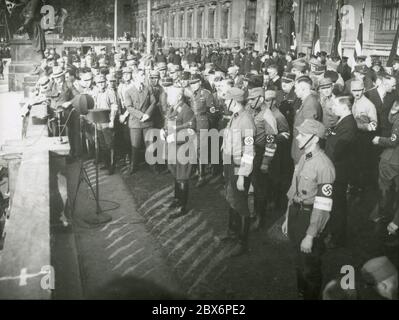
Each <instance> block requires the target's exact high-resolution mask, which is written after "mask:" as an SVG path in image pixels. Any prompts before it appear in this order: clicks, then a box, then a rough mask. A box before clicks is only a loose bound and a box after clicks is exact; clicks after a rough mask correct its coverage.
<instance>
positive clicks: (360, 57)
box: [356, 55, 367, 61]
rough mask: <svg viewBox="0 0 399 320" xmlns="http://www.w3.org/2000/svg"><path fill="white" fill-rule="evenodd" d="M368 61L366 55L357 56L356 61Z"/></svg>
mask: <svg viewBox="0 0 399 320" xmlns="http://www.w3.org/2000/svg"><path fill="white" fill-rule="evenodd" d="M366 59H367V56H365V55H360V56H357V58H356V60H358V61H366Z"/></svg>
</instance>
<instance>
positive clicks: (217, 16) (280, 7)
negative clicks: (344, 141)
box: [132, 0, 399, 57]
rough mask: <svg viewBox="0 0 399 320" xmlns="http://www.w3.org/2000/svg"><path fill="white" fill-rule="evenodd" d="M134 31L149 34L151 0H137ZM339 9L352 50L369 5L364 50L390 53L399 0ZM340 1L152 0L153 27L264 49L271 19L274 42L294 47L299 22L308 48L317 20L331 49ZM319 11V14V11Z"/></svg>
mask: <svg viewBox="0 0 399 320" xmlns="http://www.w3.org/2000/svg"><path fill="white" fill-rule="evenodd" d="M132 2H133V3H134V4H132V6H134V8H135V9H136V10H135V11H134V12H133V13H132V14H133V31H132V33H133V35H136V36H137V37H139V36H140V35H141V34H142V33H144V34H146V29H147V0H133V1H132ZM342 4H343V7H342V8H341V14H340V16H341V24H342V45H343V51H344V54H345V55H348V56H349V55H352V54H353V50H354V47H355V42H356V38H357V32H358V27H359V22H360V17H361V14H362V11H363V10H362V9H363V5H364V6H365V17H364V25H363V28H364V32H363V42H364V46H363V47H364V53H365V54H373V55H379V56H382V57H385V56H388V55H389V51H390V49H391V45H392V41H393V39H394V37H395V32H396V30H397V27H398V24H399V0H379V1H375V0H344V1H342ZM336 8H337V2H336V1H332V0H295V1H293V0H213V1H212V0H152V14H151V28H152V32H153V33H158V34H160V35H161V36H163V37H164V39H165V41H166V42H165V43H167V44H169V43H170V44H172V45H174V46H184V45H185V44H186V43H187V42H189V43H193V44H195V43H197V42H199V43H211V42H219V43H220V44H221V45H222V46H235V45H240V46H243V45H244V44H245V43H248V42H252V43H254V44H255V47H256V48H257V49H259V50H263V48H264V43H265V38H266V32H267V28H268V24H269V22H270V23H271V29H272V34H273V42H274V43H276V46H277V47H279V48H281V49H283V50H285V51H286V50H288V49H289V48H290V29H289V23H290V20H291V19H293V20H294V21H295V30H296V39H297V44H298V50H299V51H303V52H310V50H311V42H312V36H313V30H314V25H315V21H316V20H317V22H318V23H319V27H320V40H321V48H322V50H324V51H327V52H330V51H331V46H332V40H333V36H334V31H335V12H336V11H335V10H336ZM318 12H319V13H318Z"/></svg>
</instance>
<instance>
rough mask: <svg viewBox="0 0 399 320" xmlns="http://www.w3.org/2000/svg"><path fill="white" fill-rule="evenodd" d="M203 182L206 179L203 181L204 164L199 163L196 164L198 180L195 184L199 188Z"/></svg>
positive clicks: (204, 182)
mask: <svg viewBox="0 0 399 320" xmlns="http://www.w3.org/2000/svg"><path fill="white" fill-rule="evenodd" d="M205 184H206V181H205V165H204V164H200V165H199V166H198V182H197V183H196V185H195V186H196V187H197V188H201V187H202V186H204V185H205Z"/></svg>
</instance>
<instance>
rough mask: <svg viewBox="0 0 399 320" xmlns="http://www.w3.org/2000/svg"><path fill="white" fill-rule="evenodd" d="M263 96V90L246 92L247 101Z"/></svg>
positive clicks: (254, 89)
mask: <svg viewBox="0 0 399 320" xmlns="http://www.w3.org/2000/svg"><path fill="white" fill-rule="evenodd" d="M264 96H265V90H264V89H263V88H253V89H249V90H248V99H257V98H259V97H264Z"/></svg>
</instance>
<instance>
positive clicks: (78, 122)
mask: <svg viewBox="0 0 399 320" xmlns="http://www.w3.org/2000/svg"><path fill="white" fill-rule="evenodd" d="M45 56H46V57H45V59H43V61H42V64H41V65H40V66H39V67H38V68H37V69H36V71H35V73H36V74H38V75H39V76H40V78H39V80H38V82H37V92H36V95H35V97H34V98H33V101H30V102H29V103H28V104H27V109H26V110H25V111H24V115H26V114H28V113H29V110H31V108H32V106H33V105H35V104H37V103H39V104H40V103H43V101H45V103H47V106H48V114H49V117H48V121H49V130H50V134H53V135H58V134H59V132H58V131H57V130H58V129H57V128H58V127H57V121H54V120H53V119H56V118H57V115H58V114H59V112H58V110H59V108H60V107H62V109H61V111H62V117H63V120H62V121H63V123H64V124H66V126H67V128H68V130H67V131H68V135H69V138H70V144H71V159H72V160H73V159H75V158H81V157H83V156H88V157H90V156H93V144H94V140H93V126H92V124H91V123H90V121H89V120H88V118H87V117H86V116H85V115H84V114H83V113H82V110H81V109H82V106H81V104H82V101H83V100H84V99H83V98H82V95H88V96H90V97H92V100H93V102H92V103H91V104H90V103H87V101H89V100H87V99H86V100H85V101H86V104H88V109H101V110H104V109H106V110H109V113H108V116H109V119H108V120H109V121H107V123H103V124H101V126H100V129H99V141H100V153H101V158H100V160H101V161H102V162H103V163H104V169H107V170H108V172H109V174H112V173H113V172H114V169H115V165H116V163H117V160H120V161H122V162H124V163H125V164H128V165H129V168H130V170H129V173H130V174H132V175H133V174H136V173H137V172H138V171H139V170H140V162H141V161H142V152H141V151H142V150H143V148H145V149H147V148H148V147H149V145H150V144H151V143H152V142H153V140H152V139H153V138H151V139H146V137H148V132H150V131H151V130H158V132H159V136H160V139H161V140H162V141H164V142H165V143H166V144H170V143H175V144H177V147H176V148H175V149H174V152H175V153H176V154H179V151H182V150H183V149H182V148H184V143H185V142H187V139H186V140H183V141H179V139H177V136H178V134H177V133H180V131H185V133H187V136H188V140H190V139H192V140H193V141H194V140H195V146H196V148H197V149H198V150H199V151H200V150H202V147H203V146H205V147H206V145H207V143H208V137H205V138H204V136H203V135H201V134H200V133H201V132H202V131H204V130H207V131H208V130H211V129H216V130H219V131H220V130H223V129H224V133H223V137H221V138H220V142H219V148H218V150H217V152H218V153H219V154H220V155H223V157H220V159H221V158H222V159H223V161H222V160H220V161H219V162H217V163H214V162H212V163H211V164H209V163H208V161H207V160H208V154H207V155H206V156H204V155H203V153H201V152H197V153H196V155H195V156H194V158H195V157H197V159H194V160H197V161H196V165H193V164H192V162H189V163H184V162H183V161H180V160H179V159H177V162H176V163H169V164H168V169H169V171H170V172H171V173H172V175H173V177H174V185H175V196H174V199H173V202H172V203H170V207H171V208H174V210H173V213H172V214H171V216H170V218H171V219H174V218H178V217H181V216H183V215H185V214H187V211H188V210H187V200H188V197H189V182H190V180H192V179H196V180H195V181H196V184H195V186H196V187H198V188H201V187H204V186H206V184H207V178H206V177H207V176H210V175H213V176H220V177H223V179H224V182H225V187H226V200H227V202H228V204H229V212H228V215H229V223H228V232H227V234H226V236H225V237H223V238H222V239H221V241H232V242H234V243H235V245H236V246H235V250H233V252H232V255H233V256H237V255H242V254H245V253H246V252H247V250H248V237H249V233H250V230H253V229H255V228H259V227H261V226H262V223H263V222H264V221H265V217H266V215H267V213H268V212H270V210H274V209H279V210H281V211H282V212H286V220H285V222H284V224H283V226H282V231H283V233H284V234H286V235H287V236H288V237H289V239H290V241H291V243H292V245H293V247H294V249H295V252H296V257H297V259H296V270H297V280H298V292H299V294H301V295H302V296H303V297H304V298H305V299H316V298H318V297H319V294H320V292H321V283H322V282H321V278H322V277H321V276H322V272H321V257H322V254H323V252H324V250H325V246H327V247H328V248H330V249H332V248H337V247H343V246H345V245H346V240H347V234H346V230H347V217H348V204H347V198H348V195H349V196H350V197H351V199H352V200H353V201H356V199H359V198H361V197H363V199H368V200H369V202H370V208H369V212H370V219H371V220H372V221H373V222H374V223H375V226H376V235H377V234H378V235H379V236H380V238H381V237H382V239H383V241H384V242H385V243H386V244H387V245H390V246H397V245H398V244H397V242H398V226H399V95H398V93H399V91H398V90H397V88H396V82H397V80H398V78H399V57H396V58H395V60H394V63H393V67H392V68H387V67H384V66H383V64H382V62H381V60H379V59H378V58H377V57H371V58H372V62H371V65H370V63H366V61H367V60H368V57H366V56H358V57H357V58H356V64H355V65H353V66H349V65H348V58H347V57H342V58H341V57H334V56H329V55H327V53H326V52H319V53H318V54H317V55H314V56H307V55H306V54H304V53H298V54H297V53H296V52H288V53H285V52H282V51H280V50H274V51H273V52H272V53H271V52H270V53H269V52H263V53H260V52H258V51H256V50H254V48H253V46H251V45H248V46H247V47H246V48H240V47H235V48H222V47H220V46H219V45H207V46H203V47H200V46H199V45H198V46H197V47H192V46H190V45H188V46H186V47H185V48H180V49H176V48H173V47H172V46H170V47H169V48H163V49H162V48H158V50H157V53H156V54H154V55H146V54H144V53H143V52H139V51H138V50H136V49H132V50H130V49H118V48H112V49H111V50H110V51H109V52H108V50H107V48H106V47H104V48H101V50H100V52H97V53H95V52H94V50H92V49H89V50H88V51H87V52H85V53H83V51H82V49H80V48H78V49H77V50H76V51H73V52H72V50H68V49H66V50H65V51H63V52H62V53H61V54H58V53H57V52H56V50H55V49H50V50H46V52H45ZM32 110H33V109H32ZM71 110H75V111H77V112H73V111H71ZM171 123H172V124H173V125H171ZM237 132H239V133H240V134H239V135H238V138H237V135H236V133H237ZM248 132H250V133H249V134H248ZM158 152H160V151H158ZM152 168H153V169H154V170H155V171H157V172H160V171H164V170H165V168H166V166H165V165H163V164H159V163H158V164H157V163H156V164H154V165H152ZM384 261H385V260H384ZM380 262H381V261H380V260H378V263H380ZM372 266H374V264H372ZM391 269H392V268H391ZM391 269H389V270H391ZM371 270H374V269H373V267H371ZM373 272H374V271H373ZM376 272H377V271H376ZM378 272H379V271H378ZM388 274H389V277H390V276H392V274H391V273H388ZM389 277H388V276H386V278H384V280H386V279H388V278H389ZM396 277H397V271H396ZM389 279H390V278H389ZM390 290H391V289H390ZM396 290H397V288H396ZM396 294H397V293H396Z"/></svg>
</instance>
